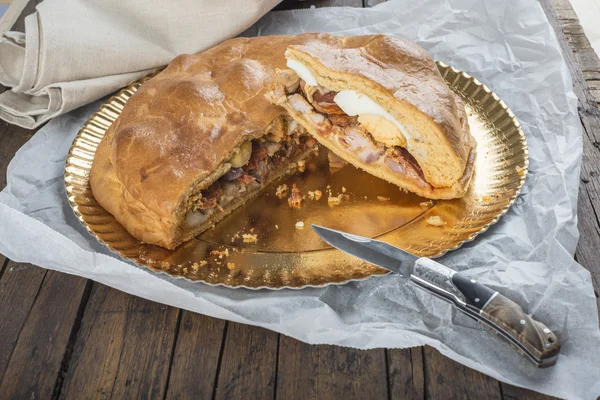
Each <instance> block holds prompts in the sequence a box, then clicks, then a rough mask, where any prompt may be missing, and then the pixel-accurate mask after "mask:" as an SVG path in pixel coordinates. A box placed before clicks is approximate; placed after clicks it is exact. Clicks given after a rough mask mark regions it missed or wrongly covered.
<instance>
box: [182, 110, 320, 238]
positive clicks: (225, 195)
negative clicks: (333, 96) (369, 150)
mask: <svg viewBox="0 0 600 400" xmlns="http://www.w3.org/2000/svg"><path fill="white" fill-rule="evenodd" d="M281 121H282V123H281V124H280V122H278V121H276V122H275V124H277V125H279V126H278V128H276V129H272V130H271V131H270V133H269V134H268V135H266V136H265V138H259V139H255V140H252V141H251V142H246V143H244V144H242V146H241V148H240V151H239V152H238V153H236V154H235V155H234V156H233V157H232V158H231V160H230V161H229V163H230V164H231V165H232V167H231V168H230V169H229V170H228V171H227V172H226V173H225V174H224V175H222V176H221V177H220V178H219V179H217V180H216V181H215V182H214V183H213V184H212V185H210V186H209V187H208V188H206V189H203V190H201V191H200V192H199V193H197V194H195V195H192V196H190V198H189V200H188V209H189V211H188V215H187V218H186V227H187V228H194V227H195V226H198V225H200V224H201V223H203V222H205V221H207V220H208V218H209V216H210V215H211V214H212V213H214V212H218V211H220V212H222V211H224V207H226V206H227V205H228V204H229V203H231V202H232V201H233V200H235V199H237V198H239V197H240V196H242V195H243V193H245V192H248V191H253V190H255V189H258V188H260V187H261V186H263V185H264V184H265V183H266V182H267V181H268V179H269V177H270V175H271V174H272V173H273V172H274V171H276V170H278V169H279V167H281V166H283V165H284V164H286V163H288V162H290V161H291V160H293V159H295V158H296V157H298V156H299V155H300V154H301V153H303V152H305V151H306V150H308V149H309V148H311V147H313V146H314V145H315V144H316V141H315V140H314V139H313V138H311V137H310V136H307V135H304V134H302V133H303V132H302V128H301V126H300V125H299V124H298V123H296V122H295V121H289V122H288V121H285V120H281ZM246 152H247V153H248V154H245V153H246ZM240 159H241V160H242V162H243V165H240Z"/></svg>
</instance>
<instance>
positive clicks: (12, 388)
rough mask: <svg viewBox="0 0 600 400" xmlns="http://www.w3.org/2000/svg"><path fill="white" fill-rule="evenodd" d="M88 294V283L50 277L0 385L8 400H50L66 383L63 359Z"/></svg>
mask: <svg viewBox="0 0 600 400" xmlns="http://www.w3.org/2000/svg"><path fill="white" fill-rule="evenodd" d="M29 290H31V289H29ZM85 292H86V280H85V279H83V278H79V277H76V276H73V275H65V274H61V273H58V272H55V271H49V272H48V273H47V275H46V278H45V280H44V282H43V284H42V286H41V288H40V292H39V294H38V296H37V298H36V299H35V302H34V304H33V307H32V308H31V311H30V312H29V315H28V317H27V320H26V321H25V324H24V325H23V328H22V330H21V333H20V335H19V339H18V341H17V344H16V346H15V348H14V350H13V352H12V354H11V356H10V361H9V363H8V366H7V368H6V371H5V373H4V377H3V379H2V382H1V383H0V393H2V396H3V397H4V398H6V399H18V398H33V399H49V398H50V397H51V396H52V395H53V393H54V389H55V387H56V386H57V384H59V383H60V380H61V379H62V372H63V371H61V369H62V367H63V359H64V356H65V354H67V353H68V348H69V342H70V338H71V336H72V334H73V330H74V329H76V328H77V319H78V316H79V315H80V311H81V310H80V308H81V307H82V305H83V304H84V303H85V300H86V296H85V295H84V294H85Z"/></svg>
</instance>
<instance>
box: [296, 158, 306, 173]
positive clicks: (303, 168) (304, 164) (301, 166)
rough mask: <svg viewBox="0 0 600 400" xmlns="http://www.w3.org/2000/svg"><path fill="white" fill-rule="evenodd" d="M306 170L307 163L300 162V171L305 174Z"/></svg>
mask: <svg viewBox="0 0 600 400" xmlns="http://www.w3.org/2000/svg"><path fill="white" fill-rule="evenodd" d="M305 170H306V161H304V160H300V161H298V171H300V172H304V171H305Z"/></svg>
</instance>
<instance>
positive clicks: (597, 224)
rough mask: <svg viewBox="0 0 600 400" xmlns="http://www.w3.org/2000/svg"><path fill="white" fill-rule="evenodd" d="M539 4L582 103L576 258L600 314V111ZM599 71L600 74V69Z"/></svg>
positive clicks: (553, 19)
mask: <svg viewBox="0 0 600 400" xmlns="http://www.w3.org/2000/svg"><path fill="white" fill-rule="evenodd" d="M540 3H541V4H542V7H543V8H544V11H545V12H546V15H547V17H548V20H549V21H550V24H551V25H552V27H553V28H554V30H555V32H556V34H557V37H558V39H559V42H560V45H561V48H562V51H563V55H564V57H565V61H566V62H567V66H568V67H569V70H570V71H571V76H572V78H573V89H574V91H575V95H576V96H577V98H578V100H579V117H580V120H581V124H582V127H583V160H582V167H581V184H580V186H579V204H578V206H579V208H578V217H579V218H578V221H579V232H580V239H579V245H578V247H577V251H576V253H575V254H576V257H577V260H578V261H579V263H580V264H581V265H583V266H584V267H585V268H586V269H587V270H588V271H590V272H591V275H592V283H593V285H594V290H595V292H596V298H597V301H596V303H597V305H598V306H599V311H600V301H598V288H599V285H600V263H598V260H599V259H600V218H599V216H600V109H598V106H597V104H596V102H595V100H594V99H593V97H592V95H591V94H590V91H589V87H588V85H587V82H586V80H585V78H584V76H583V73H582V72H581V69H580V67H579V64H578V63H577V61H576V60H575V59H574V58H573V51H572V50H571V49H570V48H569V45H568V43H567V41H566V39H565V35H564V34H563V32H562V30H561V27H560V24H559V21H558V18H557V16H556V12H555V11H554V10H553V8H552V4H551V2H550V1H549V0H541V1H540ZM557 4H558V6H560V7H561V9H562V10H564V9H565V8H566V7H567V4H565V3H564V2H557ZM569 7H570V6H569ZM596 58H597V57H596ZM598 71H599V72H600V67H599V69H598Z"/></svg>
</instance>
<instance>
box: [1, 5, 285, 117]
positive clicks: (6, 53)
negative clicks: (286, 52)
mask: <svg viewBox="0 0 600 400" xmlns="http://www.w3.org/2000/svg"><path fill="white" fill-rule="evenodd" d="M279 1H280V0H220V1H214V0H176V1H172V2H164V1H160V0H124V1H112V0H45V1H44V2H42V3H41V4H39V5H38V6H37V12H35V13H33V14H31V15H29V16H27V17H26V18H25V33H21V32H4V33H3V35H2V36H1V37H0V83H1V84H2V85H4V86H8V87H11V88H12V89H11V90H9V91H6V92H4V93H2V94H0V118H2V119H4V120H6V121H8V122H10V123H13V124H16V125H19V126H22V127H25V128H35V127H37V126H39V125H41V124H42V123H44V122H45V121H47V120H48V119H50V118H52V117H55V116H57V115H60V114H63V113H65V112H68V111H70V110H73V109H75V108H77V107H80V106H82V105H84V104H87V103H89V102H91V101H94V100H97V99H99V98H101V97H103V96H105V95H107V94H109V93H112V92H114V91H115V90H117V89H119V88H121V87H123V86H126V85H127V84H129V83H131V82H132V81H135V80H136V79H138V78H140V77H142V76H144V75H146V74H148V73H149V72H151V71H152V70H153V69H156V68H159V67H161V66H164V65H166V64H168V63H169V61H171V60H172V59H173V58H174V57H175V56H177V55H178V54H182V53H197V52H200V51H203V50H205V49H207V48H209V47H212V46H214V45H215V44H217V43H219V42H221V41H223V40H225V39H229V38H231V37H234V36H236V35H237V34H239V33H241V32H243V31H244V30H245V29H247V28H248V27H249V26H251V25H252V24H253V23H254V22H256V21H257V20H258V19H259V18H260V17H261V16H263V15H264V14H265V13H267V12H268V11H269V10H270V9H272V8H273V7H274V6H275V5H277V3H279ZM23 3H24V1H23V0H21V1H17V2H16V3H15V4H14V7H15V8H17V7H22V5H23ZM15 14H16V13H15V12H14V11H13V12H11V10H9V12H7V13H6V15H5V18H11V17H12V16H14V15H15ZM8 22H10V21H7V20H6V19H3V20H2V21H1V22H0V28H2V27H4V28H6V25H8ZM11 25H12V23H11Z"/></svg>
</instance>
